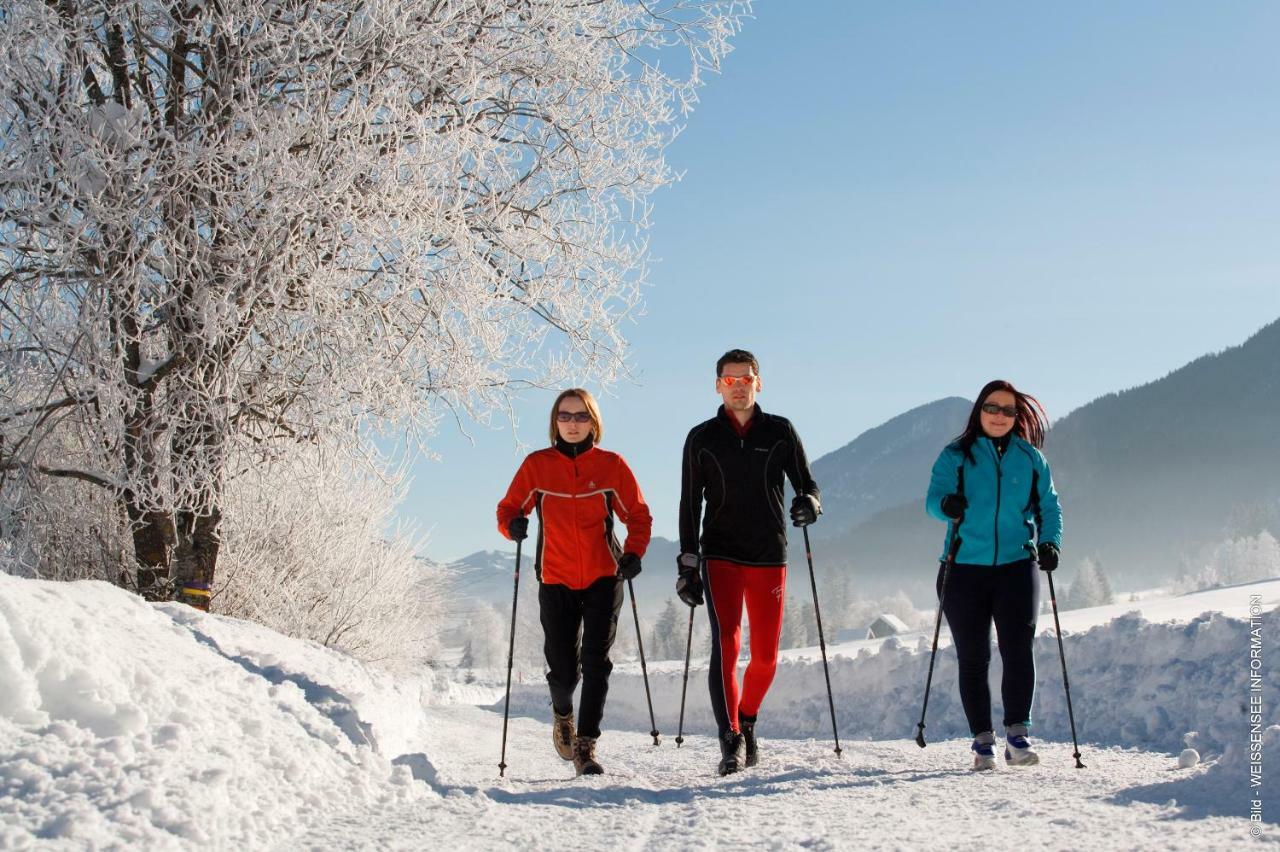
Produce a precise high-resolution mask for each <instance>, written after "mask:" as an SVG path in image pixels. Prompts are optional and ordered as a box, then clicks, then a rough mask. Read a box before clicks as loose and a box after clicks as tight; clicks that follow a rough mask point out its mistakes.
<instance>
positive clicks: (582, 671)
mask: <svg viewBox="0 0 1280 852" xmlns="http://www.w3.org/2000/svg"><path fill="white" fill-rule="evenodd" d="M622 590H623V586H622V581H621V580H620V579H618V578H617V577H602V578H600V579H599V580H596V581H595V582H594V583H592V584H591V585H590V586H588V587H587V588H585V589H571V588H569V587H568V586H562V585H560V584H558V583H543V584H541V585H540V586H539V587H538V611H539V615H540V617H541V619H542V635H543V638H544V642H543V646H542V648H543V651H544V652H545V653H546V655H547V668H548V669H550V671H548V672H547V684H548V685H549V686H550V687H551V706H552V707H554V708H555V711H556V712H557V713H560V714H564V713H568V712H569V711H570V710H572V709H573V690H574V689H575V688H577V686H578V678H579V676H581V678H582V696H581V698H580V699H579V703H578V718H577V727H578V733H579V734H580V735H581V736H584V737H598V736H600V720H601V719H602V718H604V699H605V696H606V695H608V693H609V672H611V671H613V663H612V662H611V661H610V660H609V649H610V648H612V647H613V638H614V636H616V635H617V632H618V612H619V611H621V609H622Z"/></svg>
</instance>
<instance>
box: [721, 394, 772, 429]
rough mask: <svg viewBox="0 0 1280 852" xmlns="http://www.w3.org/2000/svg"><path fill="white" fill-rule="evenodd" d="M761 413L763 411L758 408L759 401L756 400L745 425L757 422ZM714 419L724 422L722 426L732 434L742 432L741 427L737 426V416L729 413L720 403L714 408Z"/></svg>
mask: <svg viewBox="0 0 1280 852" xmlns="http://www.w3.org/2000/svg"><path fill="white" fill-rule="evenodd" d="M763 413H764V412H763V411H761V410H760V403H758V402H757V403H756V404H755V407H754V408H752V409H751V417H750V418H748V419H747V425H748V426H752V425H754V424H756V423H759V422H760V416H761V415H762V414H763ZM716 419H718V420H719V421H721V422H722V423H723V424H724V428H726V429H728V430H729V431H730V432H732V433H733V434H734V435H739V436H741V435H742V434H743V431H742V429H740V428H739V427H738V420H737V418H735V417H734V416H733V415H732V414H730V413H729V412H728V411H727V410H726V409H725V407H724V406H723V405H721V406H720V408H719V409H717V410H716Z"/></svg>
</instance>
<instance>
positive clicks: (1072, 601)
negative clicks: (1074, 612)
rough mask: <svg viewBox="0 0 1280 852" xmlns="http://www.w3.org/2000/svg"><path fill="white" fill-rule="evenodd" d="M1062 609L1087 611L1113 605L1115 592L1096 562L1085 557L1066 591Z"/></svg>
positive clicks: (1100, 565)
mask: <svg viewBox="0 0 1280 852" xmlns="http://www.w3.org/2000/svg"><path fill="white" fill-rule="evenodd" d="M1065 597H1066V600H1065V602H1064V604H1063V607H1062V608H1063V609H1087V608H1089V607H1092V606H1105V605H1107V604H1110V603H1115V599H1116V596H1115V592H1114V591H1112V588H1111V581H1110V580H1108V579H1107V575H1106V573H1105V572H1104V571H1103V570H1102V564H1101V563H1100V562H1098V560H1096V559H1093V558H1090V557H1086V558H1085V559H1084V560H1083V561H1082V562H1081V563H1080V567H1079V569H1077V571H1076V576H1075V579H1073V580H1072V581H1071V586H1070V587H1069V588H1068V589H1067V594H1066V596H1065Z"/></svg>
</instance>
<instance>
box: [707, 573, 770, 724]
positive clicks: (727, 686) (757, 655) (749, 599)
mask: <svg viewBox="0 0 1280 852" xmlns="http://www.w3.org/2000/svg"><path fill="white" fill-rule="evenodd" d="M703 571H704V574H703V585H704V586H705V587H706V590H707V604H708V607H707V614H708V616H709V617H710V620H711V664H710V667H709V668H710V672H709V680H710V684H709V685H710V687H711V709H712V710H713V711H714V712H715V716H716V723H717V725H718V726H719V728H720V734H721V735H722V736H723V735H724V733H725V732H726V731H729V730H734V731H737V730H740V728H739V727H738V714H739V712H741V713H743V714H745V715H747V716H755V715H756V714H757V713H758V712H759V711H760V704H761V702H763V701H764V696H765V693H766V692H768V691H769V684H771V683H773V675H774V673H775V672H776V671H777V669H778V639H779V638H780V637H781V635H782V605H783V601H785V600H786V591H787V589H786V586H787V566H785V565H775V566H765V567H761V566H756V565H739V564H737V563H735V562H726V561H723V560H719V559H708V560H707V561H706V563H705V565H704V568H703ZM744 603H745V604H746V609H747V623H748V624H749V625H750V627H751V661H750V662H749V663H748V664H747V670H746V673H745V674H744V675H743V678H742V692H741V695H739V692H738V654H739V652H740V651H741V650H742V607H743V604H744Z"/></svg>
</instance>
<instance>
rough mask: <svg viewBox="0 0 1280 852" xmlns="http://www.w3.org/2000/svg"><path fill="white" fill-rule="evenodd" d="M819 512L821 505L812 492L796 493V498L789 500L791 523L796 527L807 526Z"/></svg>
mask: <svg viewBox="0 0 1280 852" xmlns="http://www.w3.org/2000/svg"><path fill="white" fill-rule="evenodd" d="M821 514H822V506H821V505H819V504H818V498H817V497H814V496H813V495H812V494H797V495H796V499H794V500H792V501H791V523H792V524H794V525H795V526H797V527H807V526H809V524H811V523H813V522H814V521H816V520H818V516H819V515H821Z"/></svg>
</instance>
